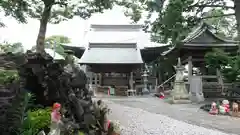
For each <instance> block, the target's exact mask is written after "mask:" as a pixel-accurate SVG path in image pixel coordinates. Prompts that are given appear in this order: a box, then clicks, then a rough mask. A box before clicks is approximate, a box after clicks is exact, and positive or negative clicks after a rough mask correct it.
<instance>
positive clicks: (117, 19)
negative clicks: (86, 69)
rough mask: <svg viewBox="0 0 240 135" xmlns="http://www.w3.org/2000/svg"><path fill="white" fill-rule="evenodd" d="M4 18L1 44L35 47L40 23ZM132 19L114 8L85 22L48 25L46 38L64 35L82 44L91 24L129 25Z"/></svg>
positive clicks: (26, 47) (77, 21)
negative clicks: (11, 43)
mask: <svg viewBox="0 0 240 135" xmlns="http://www.w3.org/2000/svg"><path fill="white" fill-rule="evenodd" d="M0 18H4V20H3V22H4V23H5V24H6V25H7V27H6V28H0V42H2V41H4V40H5V41H9V42H21V43H23V45H24V48H25V49H30V48H31V47H32V46H33V45H35V42H36V38H37V34H38V30H39V21H38V20H34V19H29V20H28V23H27V24H18V23H17V21H16V20H14V19H13V18H6V17H3V16H0ZM130 22H131V21H130V19H128V18H126V17H125V16H124V13H123V9H121V8H117V7H116V8H114V9H113V10H111V11H106V12H105V13H104V14H95V15H93V16H92V17H91V18H90V19H89V20H87V21H85V20H82V19H80V18H79V17H74V18H73V19H71V20H69V21H65V22H61V23H60V24H48V28H47V34H46V36H51V35H64V36H67V37H69V38H71V41H72V43H73V44H79V43H81V41H82V39H83V37H84V31H87V30H88V28H89V24H92V23H94V24H128V23H130Z"/></svg>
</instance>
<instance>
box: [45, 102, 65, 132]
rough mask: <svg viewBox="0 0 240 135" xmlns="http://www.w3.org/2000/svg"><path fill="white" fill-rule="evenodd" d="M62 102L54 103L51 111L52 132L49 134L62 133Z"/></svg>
mask: <svg viewBox="0 0 240 135" xmlns="http://www.w3.org/2000/svg"><path fill="white" fill-rule="evenodd" d="M60 109H61V104H59V103H54V104H53V110H52V113H51V125H50V132H49V134H48V135H60V133H61V126H62V121H61V114H60Z"/></svg>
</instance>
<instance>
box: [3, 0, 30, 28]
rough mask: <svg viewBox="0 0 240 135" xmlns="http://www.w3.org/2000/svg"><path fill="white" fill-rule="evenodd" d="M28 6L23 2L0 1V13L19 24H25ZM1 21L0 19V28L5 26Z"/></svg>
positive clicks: (15, 0)
mask: <svg viewBox="0 0 240 135" xmlns="http://www.w3.org/2000/svg"><path fill="white" fill-rule="evenodd" d="M28 6H29V5H28V3H27V2H26V1H25V0H1V1H0V13H4V15H5V16H11V17H13V18H15V19H16V20H17V21H19V22H22V23H26V22H27V19H26V16H25V12H26V11H27V10H28ZM2 21H3V19H1V18H0V27H4V26H5V24H4V23H3V22H2Z"/></svg>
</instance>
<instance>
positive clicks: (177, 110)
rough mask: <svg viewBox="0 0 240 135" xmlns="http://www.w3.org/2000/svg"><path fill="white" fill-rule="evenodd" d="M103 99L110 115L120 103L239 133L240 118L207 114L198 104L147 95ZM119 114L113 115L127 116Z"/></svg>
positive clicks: (156, 114)
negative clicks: (175, 102)
mask: <svg viewBox="0 0 240 135" xmlns="http://www.w3.org/2000/svg"><path fill="white" fill-rule="evenodd" d="M103 99H104V100H105V101H106V102H108V104H110V108H112V111H113V112H114V113H112V115H116V113H119V111H120V110H119V109H120V108H119V109H117V108H116V107H115V106H118V105H120V106H122V107H121V108H123V107H129V108H130V109H133V108H134V109H137V110H143V111H145V113H146V115H147V114H148V113H150V114H151V115H154V117H157V118H160V119H161V117H164V119H166V118H165V116H168V117H171V118H173V119H176V120H179V121H183V122H186V123H189V124H193V125H197V126H201V127H205V128H208V129H217V130H221V131H222V132H225V133H230V134H240V128H239V125H240V119H238V118H232V117H228V116H212V115H209V114H208V113H206V112H204V111H202V110H200V109H198V108H199V105H190V104H185V105H170V104H168V103H165V102H164V101H163V100H160V99H157V98H152V97H149V98H103ZM129 108H128V109H129ZM125 109H126V108H125ZM137 110H135V111H137ZM122 113H123V114H119V115H124V114H125V115H128V114H126V113H124V112H122ZM145 113H144V114H145ZM119 115H118V116H114V117H120V118H123V117H127V116H122V117H121V116H119ZM148 115H149V114H148ZM139 117H140V116H139ZM141 117H148V116H141ZM154 117H149V119H154ZM139 119H141V118H139ZM158 120H159V119H158ZM121 123H122V122H121ZM123 123H124V124H123V125H129V123H127V122H126V121H125V122H124V121H123ZM150 123H151V122H150ZM150 123H149V124H150ZM186 123H184V124H186ZM159 124H160V123H159V122H158V124H156V125H159ZM160 125H161V124H160ZM154 127H156V126H154ZM191 132H192V131H191ZM205 133H207V132H205ZM188 134H189V133H188ZM208 134H209V133H208ZM124 135H125V134H124ZM169 135H170V134H169ZM179 135H180V134H179ZM189 135H190V134H189ZM195 135H198V134H195ZM214 135H218V134H214ZM219 135H220V133H219Z"/></svg>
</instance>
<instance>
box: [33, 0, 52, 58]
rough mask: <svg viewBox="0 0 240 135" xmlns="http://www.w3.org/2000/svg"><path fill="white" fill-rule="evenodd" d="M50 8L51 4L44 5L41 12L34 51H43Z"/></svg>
mask: <svg viewBox="0 0 240 135" xmlns="http://www.w3.org/2000/svg"><path fill="white" fill-rule="evenodd" d="M51 8H52V5H49V6H48V5H45V7H44V11H43V13H42V18H41V20H40V28H39V33H38V37H37V45H36V51H37V52H38V53H41V54H43V53H45V51H44V41H45V35H46V31H47V24H48V20H49V18H50V15H51Z"/></svg>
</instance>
